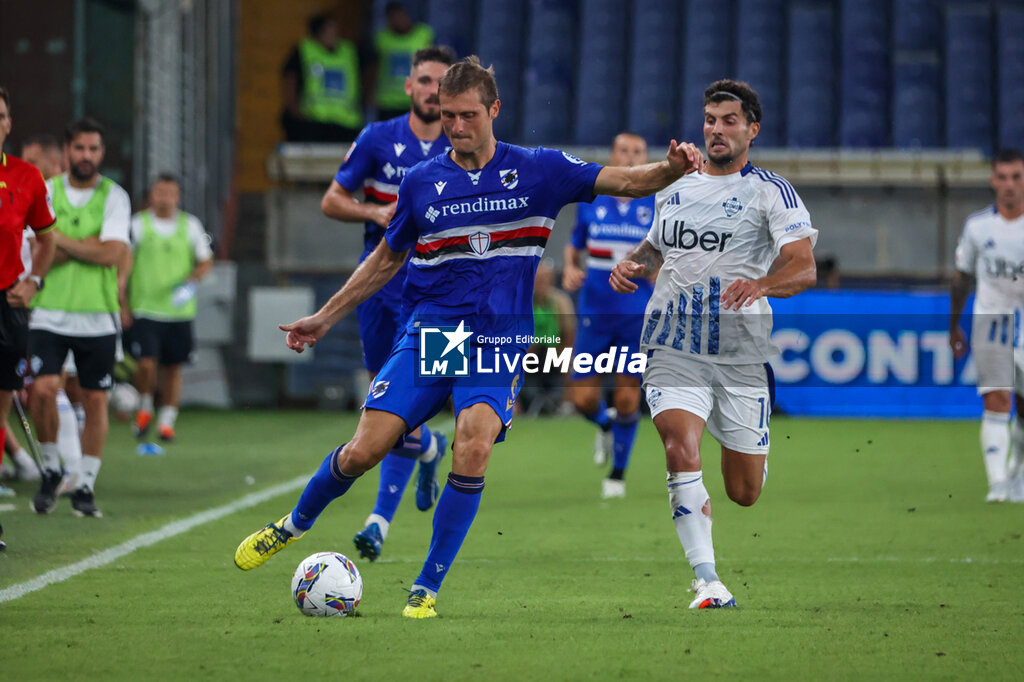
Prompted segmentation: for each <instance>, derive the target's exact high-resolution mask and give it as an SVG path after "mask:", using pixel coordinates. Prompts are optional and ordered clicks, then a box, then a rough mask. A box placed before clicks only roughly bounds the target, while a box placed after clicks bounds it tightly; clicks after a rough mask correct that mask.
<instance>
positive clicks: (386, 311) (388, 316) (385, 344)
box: [356, 294, 405, 374]
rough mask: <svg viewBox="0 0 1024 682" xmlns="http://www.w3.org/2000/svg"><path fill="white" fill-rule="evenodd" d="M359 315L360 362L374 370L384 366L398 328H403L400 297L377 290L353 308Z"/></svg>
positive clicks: (376, 370)
mask: <svg viewBox="0 0 1024 682" xmlns="http://www.w3.org/2000/svg"><path fill="white" fill-rule="evenodd" d="M356 315H357V316H358V317H359V341H360V343H361V345H362V347H363V365H365V366H366V370H367V371H368V372H370V373H372V374H376V373H377V372H379V371H380V370H381V367H383V366H384V362H385V361H386V360H387V359H388V355H389V354H390V353H391V349H392V348H393V347H394V345H395V341H396V339H397V337H398V332H400V331H403V330H404V329H405V318H404V317H403V316H402V301H401V300H400V299H394V298H391V297H389V296H381V295H380V294H377V295H375V296H373V297H371V298H369V299H367V300H366V301H364V302H363V303H361V304H360V305H359V307H357V308H356Z"/></svg>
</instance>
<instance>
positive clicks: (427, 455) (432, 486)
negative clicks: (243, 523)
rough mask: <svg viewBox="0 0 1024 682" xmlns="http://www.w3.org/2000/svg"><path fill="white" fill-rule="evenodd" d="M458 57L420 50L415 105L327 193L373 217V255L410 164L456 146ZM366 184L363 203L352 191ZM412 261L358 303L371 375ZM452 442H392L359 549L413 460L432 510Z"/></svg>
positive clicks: (376, 549)
mask: <svg viewBox="0 0 1024 682" xmlns="http://www.w3.org/2000/svg"><path fill="white" fill-rule="evenodd" d="M454 62H455V54H454V53H453V52H452V51H451V49H449V48H447V47H429V48H425V49H422V50H417V51H416V53H415V54H414V55H413V59H412V71H411V72H410V73H409V76H408V77H407V78H406V79H405V90H406V93H408V94H409V96H410V97H411V99H412V105H411V110H410V111H409V112H408V113H405V114H403V115H401V116H398V117H397V118H393V119H390V120H388V121H382V122H380V123H371V124H370V125H368V126H367V127H366V128H364V129H363V131H362V132H361V133H360V134H359V137H358V138H357V139H356V141H355V143H354V144H353V145H352V148H351V149H349V152H348V154H347V155H346V156H345V161H344V162H342V164H341V167H340V168H339V169H338V173H337V175H335V176H334V181H333V182H331V186H330V188H328V190H327V193H326V194H324V198H323V201H322V202H321V207H322V208H323V212H324V214H325V215H327V216H328V217H329V218H334V219H335V220H346V221H366V228H365V233H364V237H363V243H364V246H365V248H364V250H363V255H362V256H361V257H360V261H363V260H366V259H367V258H368V257H369V256H370V254H371V253H373V250H374V249H375V248H377V244H379V243H380V241H381V239H383V238H384V230H385V229H386V228H387V226H388V221H390V220H391V216H392V215H394V212H395V199H396V198H397V196H398V185H399V183H401V181H402V178H404V177H405V175H406V173H407V172H408V171H409V169H410V168H412V167H413V166H415V165H416V164H417V163H419V162H421V161H423V160H425V159H430V158H433V157H435V156H437V155H438V154H442V153H444V152H445V151H447V150H448V149H451V147H450V145H449V144H448V138H446V137H445V136H444V133H443V132H442V131H441V114H440V109H439V105H438V102H437V81H438V80H439V79H440V78H441V76H443V75H444V72H445V71H446V70H447V69H448V67H449V66H451V65H452V64H453V63H454ZM360 187H361V188H362V189H363V192H364V194H365V197H366V201H365V202H364V203H360V202H359V201H357V200H356V199H355V198H354V197H353V196H352V195H353V194H354V193H355V192H356V191H357V190H358V189H359V188H360ZM406 268H407V266H403V267H402V268H401V269H400V270H399V272H398V274H397V276H396V277H394V278H393V279H392V280H391V281H390V282H388V283H387V284H386V285H384V287H383V288H382V289H381V290H380V291H378V292H377V293H376V294H374V295H373V296H371V297H370V298H369V299H368V300H367V301H365V302H364V303H362V304H361V305H360V306H359V307H358V308H356V314H357V315H358V316H359V338H360V340H361V341H362V347H363V364H364V365H366V370H367V371H368V372H369V373H370V382H371V383H372V382H373V380H374V378H375V377H376V376H377V372H379V371H380V369H381V367H383V366H384V361H385V360H387V357H388V353H389V352H390V351H391V347H392V346H393V345H394V343H395V338H396V336H397V335H398V333H399V332H400V331H401V330H403V329H404V328H405V322H406V317H405V314H404V313H403V311H402V284H403V283H404V282H405V272H406ZM447 448H448V440H447V438H445V435H444V434H443V433H432V432H431V430H430V429H429V428H428V427H427V425H426V424H423V425H422V426H418V427H417V428H416V429H414V430H413V432H412V433H411V434H410V435H409V436H408V437H407V438H406V439H405V442H404V443H402V444H401V445H399V446H398V447H396V448H394V449H392V450H391V452H390V453H389V454H388V456H387V457H385V458H384V460H383V461H382V462H381V464H380V484H379V486H378V487H377V503H376V504H375V505H374V508H373V512H372V513H371V514H370V516H369V517H368V518H367V519H366V523H365V525H364V528H363V529H362V530H361V531H359V532H358V533H356V536H355V538H353V542H354V543H355V546H356V549H357V550H359V555H360V556H362V557H364V558H366V559H369V560H370V561H374V560H376V559H377V557H379V556H380V552H381V546H382V545H383V544H384V540H386V539H387V537H388V530H389V528H390V527H391V520H392V519H393V518H394V516H395V512H396V511H397V510H398V503H399V502H401V501H402V494H403V493H404V492H405V487H406V485H408V483H409V477H410V476H411V475H412V470H413V467H415V466H416V462H417V461H419V463H420V471H419V478H418V483H417V486H416V507H417V508H418V509H420V511H427V510H428V509H430V508H431V507H433V506H434V502H436V501H437V496H438V493H439V492H440V486H439V485H438V483H437V465H438V463H439V462H440V460H441V458H442V457H443V456H444V452H445V450H446V449H447Z"/></svg>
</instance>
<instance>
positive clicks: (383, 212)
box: [320, 180, 396, 228]
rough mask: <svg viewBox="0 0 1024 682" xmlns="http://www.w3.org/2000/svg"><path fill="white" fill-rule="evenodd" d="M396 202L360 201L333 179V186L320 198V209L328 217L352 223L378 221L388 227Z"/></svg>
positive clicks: (382, 225)
mask: <svg viewBox="0 0 1024 682" xmlns="http://www.w3.org/2000/svg"><path fill="white" fill-rule="evenodd" d="M395 204H396V202H394V201H392V202H391V203H390V204H368V203H364V202H361V201H358V200H357V199H356V198H355V197H354V196H352V193H351V192H349V191H348V190H347V189H345V188H344V187H342V186H341V184H340V183H339V182H338V181H337V180H331V186H330V187H328V188H327V191H326V192H324V198H323V199H321V200H320V210H321V211H323V213H324V215H325V216H327V217H328V218H334V219H335V220H342V221H346V222H352V223H366V222H371V223H377V224H378V225H380V226H381V227H384V228H386V227H387V226H388V223H389V222H391V216H393V215H394V214H395Z"/></svg>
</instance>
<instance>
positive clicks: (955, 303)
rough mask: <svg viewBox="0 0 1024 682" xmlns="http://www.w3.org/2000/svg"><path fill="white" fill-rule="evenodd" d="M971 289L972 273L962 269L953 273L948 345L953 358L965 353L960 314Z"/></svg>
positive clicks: (965, 339) (972, 284)
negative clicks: (951, 350)
mask: <svg viewBox="0 0 1024 682" xmlns="http://www.w3.org/2000/svg"><path fill="white" fill-rule="evenodd" d="M972 289H974V275H972V274H970V273H969V272H964V271H963V270H957V271H955V272H954V273H953V283H952V284H951V285H950V287H949V347H950V348H952V349H953V357H955V358H962V357H963V356H964V355H966V354H967V337H966V336H964V330H963V329H961V328H960V316H961V315H963V312H964V305H965V304H966V303H967V297H968V296H969V295H970V293H971V290H972Z"/></svg>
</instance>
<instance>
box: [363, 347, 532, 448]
mask: <svg viewBox="0 0 1024 682" xmlns="http://www.w3.org/2000/svg"><path fill="white" fill-rule="evenodd" d="M512 352H516V353H518V354H519V362H520V363H521V362H522V354H523V351H521V350H520V351H512ZM475 362H476V361H475V360H473V361H472V362H471V363H470V364H471V367H472V368H473V369H474V370H475V364H474V363H475ZM515 366H516V368H517V369H516V371H515V372H510V371H508V369H507V367H504V366H502V367H500V368H499V369H498V371H497V372H494V373H490V374H476V373H475V371H474V372H473V373H472V374H470V376H467V377H420V376H417V371H418V369H419V351H418V350H417V349H415V348H396V349H395V350H393V351H392V352H391V355H389V356H388V359H387V362H385V363H384V366H383V367H382V368H381V370H380V372H378V373H377V378H376V379H375V380H374V381H373V384H372V385H371V386H370V392H369V394H368V395H367V396H366V402H365V403H364V404H363V407H365V408H369V409H371V410H383V411H384V412H390V413H391V414H395V415H398V416H399V417H401V418H402V419H403V420H405V423H406V424H407V425H408V427H409V431H412V430H413V429H414V428H416V427H417V426H419V425H420V424H422V423H424V422H426V421H428V420H429V419H430V418H431V417H433V416H434V415H435V414H437V413H438V412H440V411H441V410H442V409H444V406H445V404H447V402H448V398H449V397H451V398H452V402H453V403H454V404H455V417H456V418H458V416H459V413H460V412H461V411H462V410H464V409H466V408H467V407H470V406H471V405H476V404H478V403H486V404H488V405H490V406H491V408H492V409H493V410H494V412H495V414H497V415H498V417H499V418H500V419H501V423H502V429H501V433H500V434H498V437H497V438H495V439H494V442H495V443H500V442H501V441H503V440H505V430H506V429H508V427H509V426H511V425H512V412H513V409H514V407H515V403H516V396H518V395H519V389H521V388H522V387H523V374H522V371H521V369H520V365H519V364H516V365H515Z"/></svg>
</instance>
